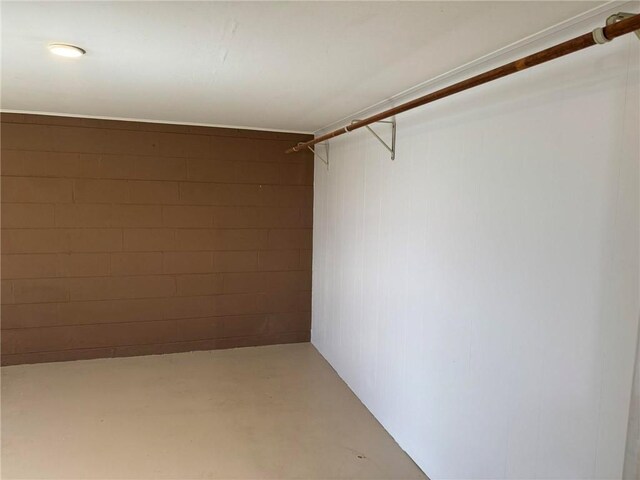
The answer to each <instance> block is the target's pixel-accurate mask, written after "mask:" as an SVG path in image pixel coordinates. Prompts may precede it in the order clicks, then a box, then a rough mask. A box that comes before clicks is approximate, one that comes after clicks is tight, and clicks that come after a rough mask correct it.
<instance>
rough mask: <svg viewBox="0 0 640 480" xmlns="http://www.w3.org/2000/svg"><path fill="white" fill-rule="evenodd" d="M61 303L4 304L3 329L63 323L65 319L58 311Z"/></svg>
mask: <svg viewBox="0 0 640 480" xmlns="http://www.w3.org/2000/svg"><path fill="white" fill-rule="evenodd" d="M58 305H60V304H59V303H25V304H21V305H2V330H3V333H4V330H8V329H11V328H35V327H43V326H51V325H61V324H63V322H64V321H65V319H64V318H61V317H60V312H59V311H58Z"/></svg>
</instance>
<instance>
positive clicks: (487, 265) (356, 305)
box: [312, 15, 640, 479]
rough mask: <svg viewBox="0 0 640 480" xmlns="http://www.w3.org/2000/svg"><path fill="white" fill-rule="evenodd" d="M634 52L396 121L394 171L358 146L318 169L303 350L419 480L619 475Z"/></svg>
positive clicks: (574, 63) (600, 57)
mask: <svg viewBox="0 0 640 480" xmlns="http://www.w3.org/2000/svg"><path fill="white" fill-rule="evenodd" d="M605 17H606V15H599V16H598V17H597V18H596V19H590V20H585V21H582V22H581V23H578V24H576V25H574V26H573V27H567V28H566V29H565V30H564V31H562V32H559V33H554V34H549V35H547V36H546V37H544V38H542V39H538V40H536V41H535V42H532V43H529V44H528V45H527V46H526V47H523V48H521V49H519V50H518V51H512V52H511V53H510V54H508V55H507V56H505V57H502V58H495V59H493V60H491V61H490V62H488V64H487V65H483V66H479V67H475V68H476V70H474V71H471V70H469V71H466V72H463V73H461V74H459V75H458V77H455V76H454V77H451V78H449V79H447V81H446V82H444V83H451V82H453V81H455V80H457V79H459V78H463V77H466V76H469V75H471V74H473V73H476V72H477V71H480V70H483V69H485V68H487V67H489V66H492V65H494V64H499V63H503V62H505V61H507V60H510V59H512V58H517V57H519V56H522V55H524V54H526V53H529V52H532V51H535V50H537V49H539V48H542V47H544V46H547V45H551V44H554V43H557V42H558V41H560V40H564V39H566V38H570V37H572V36H575V35H576V34H581V33H584V32H585V31H589V30H590V29H592V28H594V27H595V26H598V25H601V24H603V21H604V18H605ZM451 48H452V49H455V48H456V45H451ZM444 53H446V52H443V54H444ZM639 53H640V42H638V40H637V39H636V38H635V37H633V36H630V35H629V36H626V37H624V38H620V39H617V40H615V41H614V42H612V43H610V44H608V45H606V46H596V47H593V48H590V49H588V50H586V51H583V52H580V53H577V54H574V55H572V56H570V57H566V58H564V59H560V60H556V61H554V62H552V63H550V64H546V65H543V66H539V67H536V68H535V69H532V70H529V71H526V72H522V73H519V74H517V75H516V76H514V77H512V78H509V79H503V80H501V81H497V82H494V83H492V84H490V85H485V86H483V87H480V88H477V89H474V90H472V91H468V92H465V93H462V94H459V95H457V96H456V97H452V98H450V99H447V100H443V101H440V102H438V103H435V104H433V105H431V106H427V107H423V108H420V109H417V110H414V111H412V112H408V113H405V114H402V115H401V116H399V118H398V154H397V158H396V160H395V162H391V161H390V160H389V158H388V154H387V153H386V152H385V150H384V149H383V148H382V147H381V146H380V145H379V144H378V143H377V142H376V140H375V139H374V138H373V137H372V136H370V135H369V134H368V133H367V132H366V131H358V132H354V133H351V134H349V135H348V136H342V137H339V138H337V139H335V140H332V141H331V151H330V168H329V170H327V169H326V168H325V166H324V164H323V163H322V162H320V161H317V162H316V167H315V168H316V169H315V217H314V259H313V329H312V342H313V344H314V345H315V346H316V347H317V348H318V350H319V351H320V352H321V353H322V354H323V355H324V356H325V358H326V359H327V360H328V361H329V362H330V363H331V365H332V366H333V367H334V368H335V369H336V371H337V372H338V373H339V374H340V376H341V377H342V378H343V379H344V380H345V381H346V382H347V383H348V385H349V386H350V387H351V388H352V389H353V391H354V392H355V393H356V394H357V395H358V396H359V398H360V399H361V400H362V401H363V402H364V404H365V405H366V406H367V407H368V408H369V409H370V410H371V412H372V413H373V414H374V415H375V416H376V417H377V418H378V420H380V422H381V423H382V424H383V425H384V427H385V428H386V429H387V430H388V431H389V432H390V433H391V435H393V437H394V438H395V439H396V440H397V441H398V443H399V444H400V446H401V447H403V448H404V449H405V450H406V451H407V452H408V453H409V455H411V457H412V458H413V459H414V460H415V461H416V462H417V463H418V465H419V466H420V467H421V468H423V470H424V471H425V472H426V473H427V474H428V475H429V476H430V477H431V478H432V479H444V478H449V479H465V478H466V479H489V478H491V479H494V478H509V479H512V478H527V479H542V478H554V479H583V478H598V479H613V478H620V477H621V476H622V468H623V459H624V451H625V440H626V433H627V421H628V414H629V403H630V395H631V384H632V376H633V365H634V355H635V344H636V338H637V336H636V332H637V328H638V312H639V311H640V307H639V300H638V290H639V282H638V266H639V263H638V261H639V256H638V240H639V237H638V229H639V221H638V216H639V213H640V212H639V206H638V203H639V193H638V174H639V169H638V163H639V156H640V152H639V150H640V148H639V145H638V137H639V134H638V132H639V131H640V125H639V105H640V103H639V102H640V95H639V93H640V71H639V63H640V62H639V61H638V60H639V58H638V57H639ZM425 61H428V59H425ZM490 64H491V65H490ZM328 74H330V72H328ZM444 83H443V84H441V85H437V84H435V85H433V86H432V89H433V88H438V87H440V86H443V85H444Z"/></svg>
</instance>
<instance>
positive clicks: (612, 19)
mask: <svg viewBox="0 0 640 480" xmlns="http://www.w3.org/2000/svg"><path fill="white" fill-rule="evenodd" d="M634 15H635V13H628V12H618V13H614V14H613V15H609V16H608V17H607V21H606V23H607V25H613V24H614V23H616V22H618V21H620V20H623V19H625V18H629V17H633V16H634ZM633 33H635V34H636V37H638V40H640V30H635V31H634V32H633ZM593 39H594V40H595V42H596V43H598V44H600V45H602V44H605V43H607V42H609V39H608V38H607V37H605V36H604V28H603V27H598V28H596V29H595V30H594V31H593Z"/></svg>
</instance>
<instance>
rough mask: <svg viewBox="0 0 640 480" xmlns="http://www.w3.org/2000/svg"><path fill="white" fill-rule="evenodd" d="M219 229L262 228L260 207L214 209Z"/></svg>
mask: <svg viewBox="0 0 640 480" xmlns="http://www.w3.org/2000/svg"><path fill="white" fill-rule="evenodd" d="M213 223H214V226H215V227H217V228H258V227H260V226H262V219H261V216H260V208H259V207H213Z"/></svg>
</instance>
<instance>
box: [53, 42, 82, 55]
mask: <svg viewBox="0 0 640 480" xmlns="http://www.w3.org/2000/svg"><path fill="white" fill-rule="evenodd" d="M49 51H50V52H51V53H53V54H54V55H60V56H61V57H81V56H82V55H84V54H85V53H87V52H85V51H84V50H83V49H82V48H80V47H76V46H75V45H67V44H64V43H51V44H49Z"/></svg>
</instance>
